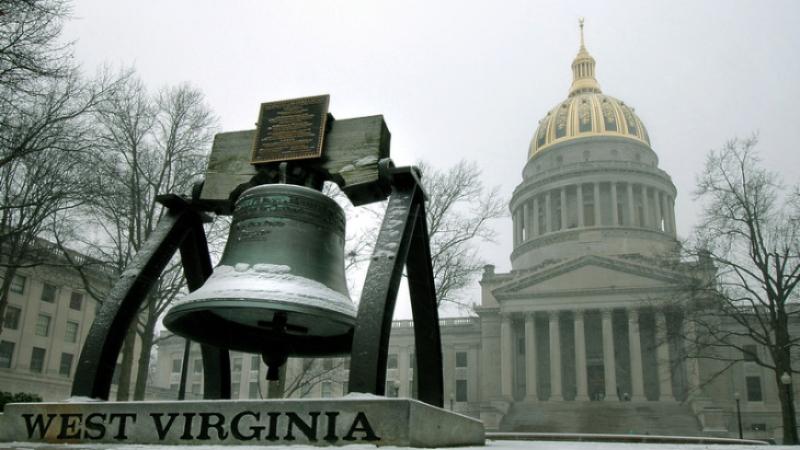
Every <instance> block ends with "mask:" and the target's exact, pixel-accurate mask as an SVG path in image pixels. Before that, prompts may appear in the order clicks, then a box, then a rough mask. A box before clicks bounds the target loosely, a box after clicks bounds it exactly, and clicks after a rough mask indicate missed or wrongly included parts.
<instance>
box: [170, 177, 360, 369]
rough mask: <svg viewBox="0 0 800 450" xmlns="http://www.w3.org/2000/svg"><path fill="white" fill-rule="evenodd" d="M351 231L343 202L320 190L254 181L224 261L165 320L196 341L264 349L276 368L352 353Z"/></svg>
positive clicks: (237, 213) (240, 203) (239, 204)
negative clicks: (347, 261) (289, 361)
mask: <svg viewBox="0 0 800 450" xmlns="http://www.w3.org/2000/svg"><path fill="white" fill-rule="evenodd" d="M344 232H345V218H344V213H343V212H342V209H341V208H340V207H339V205H338V204H336V202H335V201H333V200H332V199H330V198H329V197H327V196H325V195H323V194H322V193H320V192H318V191H316V190H314V189H310V188H306V187H302V186H295V185H289V184H269V185H262V186H256V187H253V188H250V189H248V190H246V191H245V192H244V193H242V195H241V196H240V197H239V199H238V200H237V201H236V205H235V207H234V211H233V221H232V223H231V230H230V235H229V237H228V242H227V244H226V246H225V251H224V252H223V256H222V259H221V261H220V263H219V265H218V266H217V267H216V268H215V269H214V272H213V273H212V275H211V276H210V277H209V278H208V280H206V282H205V284H203V286H202V287H200V288H199V289H197V290H196V291H194V292H192V293H190V294H189V295H187V296H186V297H184V298H183V299H181V300H180V301H178V302H177V303H176V304H175V305H174V306H173V307H172V308H171V309H170V310H169V312H168V313H167V315H166V316H165V317H164V325H165V326H166V327H167V328H168V329H169V330H170V331H172V332H173V333H175V334H177V335H180V336H183V337H186V338H188V339H190V340H193V341H197V342H201V343H204V344H209V345H213V346H216V347H221V348H226V349H231V350H236V351H242V352H248V353H260V354H262V355H263V356H264V360H265V361H266V362H267V364H268V365H269V366H270V372H273V368H276V367H279V366H280V365H282V363H283V361H285V360H286V357H288V356H303V357H306V356H331V355H336V354H343V353H347V352H349V351H350V345H351V341H352V333H353V327H354V325H355V320H356V308H355V306H354V305H353V302H352V300H350V297H349V296H348V293H347V285H346V281H345V276H344V241H345V237H344ZM273 366H274V367H273ZM268 378H269V376H268Z"/></svg>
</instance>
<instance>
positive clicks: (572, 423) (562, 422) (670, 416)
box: [500, 402, 703, 436]
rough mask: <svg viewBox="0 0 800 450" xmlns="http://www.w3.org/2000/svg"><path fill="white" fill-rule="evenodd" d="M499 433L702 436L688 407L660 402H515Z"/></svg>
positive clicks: (697, 423)
mask: <svg viewBox="0 0 800 450" xmlns="http://www.w3.org/2000/svg"><path fill="white" fill-rule="evenodd" d="M500 431H516V432H520V431H527V432H546V433H611V434H649V435H664V436H703V433H702V428H701V426H700V422H699V421H698V419H697V416H695V415H694V413H692V410H691V408H690V407H689V405H687V404H680V403H661V402H531V403H526V402H518V403H514V404H513V405H512V406H511V408H510V409H509V411H508V413H507V414H506V415H505V417H503V420H502V421H501V422H500Z"/></svg>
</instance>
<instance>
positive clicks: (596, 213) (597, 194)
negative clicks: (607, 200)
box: [594, 183, 602, 227]
mask: <svg viewBox="0 0 800 450" xmlns="http://www.w3.org/2000/svg"><path fill="white" fill-rule="evenodd" d="M600 217H602V216H601V215H600V183H594V226H596V227H599V226H600V225H601V224H600Z"/></svg>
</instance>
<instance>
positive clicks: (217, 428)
mask: <svg viewBox="0 0 800 450" xmlns="http://www.w3.org/2000/svg"><path fill="white" fill-rule="evenodd" d="M0 441H15V442H40V443H49V444H92V443H103V444H126V443H127V444H161V445H176V444H180V445H199V444H202V445H243V444H245V445H298V444H303V445H321V446H330V445H337V446H338V445H350V444H370V445H378V446H382V445H393V446H398V447H452V446H459V445H483V443H484V428H483V424H482V423H481V422H480V421H478V420H476V419H473V418H471V417H467V416H463V415H461V414H456V413H453V412H451V411H446V410H443V409H441V408H435V407H433V406H430V405H427V404H425V403H422V402H419V401H417V400H410V399H386V398H382V397H375V396H370V397H368V398H367V397H366V396H365V397H360V396H353V397H351V398H348V397H345V398H342V399H336V400H332V399H297V400H237V401H231V400H213V401H211V400H209V401H181V402H68V403H16V404H8V405H6V408H5V414H3V415H1V416H0Z"/></svg>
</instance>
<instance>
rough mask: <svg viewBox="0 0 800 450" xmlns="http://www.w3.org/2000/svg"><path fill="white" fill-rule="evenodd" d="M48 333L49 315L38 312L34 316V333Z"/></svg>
mask: <svg viewBox="0 0 800 450" xmlns="http://www.w3.org/2000/svg"><path fill="white" fill-rule="evenodd" d="M48 334H50V316H47V315H45V314H39V317H37V318H36V335H37V336H47V335H48Z"/></svg>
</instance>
